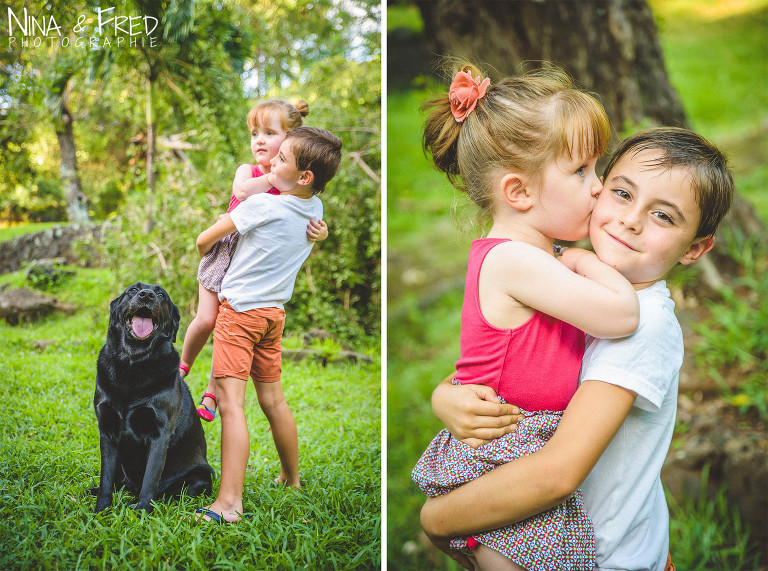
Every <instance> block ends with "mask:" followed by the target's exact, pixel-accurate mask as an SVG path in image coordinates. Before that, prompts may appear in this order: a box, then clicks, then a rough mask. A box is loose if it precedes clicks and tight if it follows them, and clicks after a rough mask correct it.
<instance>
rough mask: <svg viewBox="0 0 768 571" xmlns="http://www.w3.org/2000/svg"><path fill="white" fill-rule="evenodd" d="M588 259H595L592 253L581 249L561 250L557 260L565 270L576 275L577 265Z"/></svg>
mask: <svg viewBox="0 0 768 571" xmlns="http://www.w3.org/2000/svg"><path fill="white" fill-rule="evenodd" d="M590 257H592V258H595V259H597V256H596V255H595V253H594V252H590V251H589V250H584V249H583V248H563V250H562V252H561V254H560V257H559V258H558V259H559V260H560V262H561V263H562V264H563V265H564V266H565V267H566V268H568V269H569V270H571V271H573V272H577V273H578V271H577V269H576V268H577V267H578V265H579V263H583V262H584V261H585V260H587V259H589V258H590Z"/></svg>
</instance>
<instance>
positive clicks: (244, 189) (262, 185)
mask: <svg viewBox="0 0 768 571" xmlns="http://www.w3.org/2000/svg"><path fill="white" fill-rule="evenodd" d="M271 188H272V185H271V184H270V183H269V177H268V176H267V175H266V174H265V175H264V176H257V177H254V176H253V172H252V171H251V165H248V164H245V165H240V166H239V167H238V169H237V171H235V180H234V181H232V193H233V194H234V195H235V198H237V199H238V200H245V199H246V198H248V197H249V196H251V195H252V194H258V193H260V192H267V191H268V190H270V189H271Z"/></svg>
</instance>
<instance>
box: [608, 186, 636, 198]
mask: <svg viewBox="0 0 768 571" xmlns="http://www.w3.org/2000/svg"><path fill="white" fill-rule="evenodd" d="M612 192H613V194H615V195H616V196H617V197H618V198H620V199H622V200H629V199H630V198H632V197H631V196H630V195H629V193H628V192H627V191H626V190H622V189H621V188H614V189H613V191H612Z"/></svg>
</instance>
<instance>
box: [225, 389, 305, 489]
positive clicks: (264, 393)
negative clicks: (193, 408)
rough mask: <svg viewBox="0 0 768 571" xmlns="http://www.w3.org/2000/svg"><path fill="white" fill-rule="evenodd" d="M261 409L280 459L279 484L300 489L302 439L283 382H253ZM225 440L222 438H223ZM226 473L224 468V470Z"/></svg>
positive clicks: (277, 480) (276, 480)
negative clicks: (300, 446)
mask: <svg viewBox="0 0 768 571" xmlns="http://www.w3.org/2000/svg"><path fill="white" fill-rule="evenodd" d="M253 384H254V385H255V386H256V395H257V396H258V398H259V406H260V407H261V410H262V411H264V415H265V416H266V417H267V420H268V421H269V426H270V428H271V429H272V438H273V439H274V441H275V448H277V455H278V456H279V457H280V477H279V478H276V479H275V482H277V483H283V484H286V485H288V486H293V487H294V488H300V487H301V483H300V482H299V436H298V432H297V430H296V421H295V420H294V419H293V414H291V409H290V408H289V407H288V403H287V402H286V400H285V395H284V394H283V387H282V385H281V384H280V381H277V382H274V383H262V382H258V381H254V383H253ZM222 439H223V435H222ZM222 470H223V469H222Z"/></svg>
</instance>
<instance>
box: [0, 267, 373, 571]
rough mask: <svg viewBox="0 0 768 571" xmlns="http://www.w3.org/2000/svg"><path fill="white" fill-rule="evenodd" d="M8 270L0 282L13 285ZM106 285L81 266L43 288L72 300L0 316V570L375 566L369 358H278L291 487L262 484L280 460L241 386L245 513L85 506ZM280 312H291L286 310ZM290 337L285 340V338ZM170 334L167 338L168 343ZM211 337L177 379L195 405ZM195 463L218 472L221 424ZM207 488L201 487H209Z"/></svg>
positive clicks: (17, 279) (110, 294) (166, 505)
mask: <svg viewBox="0 0 768 571" xmlns="http://www.w3.org/2000/svg"><path fill="white" fill-rule="evenodd" d="M23 281H24V278H23V276H22V275H21V273H20V272H18V273H16V274H10V275H6V276H2V277H1V278H0V283H10V284H11V285H12V287H19V286H21V285H24V284H23ZM121 289H122V288H120V287H115V286H114V284H113V283H112V281H111V275H110V274H109V273H108V272H107V271H106V270H82V269H79V270H78V271H77V274H76V275H75V276H74V277H72V278H71V279H70V281H68V282H67V283H66V284H65V286H64V287H63V288H61V289H60V290H58V291H55V292H54V294H55V295H56V296H57V297H58V298H60V299H61V300H63V301H67V302H70V303H75V304H77V305H78V306H79V308H80V309H79V310H78V311H77V313H75V314H74V315H71V316H64V315H57V316H52V317H49V318H48V319H46V320H44V321H42V322H39V323H37V324H26V325H22V326H16V327H11V326H8V325H6V324H5V323H0V369H1V370H2V371H4V375H3V378H4V389H5V395H6V406H5V409H4V418H3V428H2V430H1V431H0V455H2V458H3V461H2V463H0V516H2V517H1V518H0V567H2V568H4V569H89V568H99V569H105V568H106V569H115V568H134V569H159V568H174V569H207V568H215V569H241V568H262V569H296V568H308V569H374V568H378V567H379V566H380V561H381V543H380V542H381V539H380V537H381V511H380V510H381V507H380V506H381V492H380V482H381V479H380V473H381V472H380V466H381V460H380V457H381V446H380V443H381V437H380V420H381V416H380V415H381V413H380V409H381V407H380V398H379V395H380V366H379V361H378V355H377V354H375V349H373V348H369V349H368V350H367V351H366V352H367V353H368V354H370V355H372V356H374V364H371V365H362V366H358V365H351V364H335V365H328V366H326V367H323V366H321V365H319V364H317V363H314V362H309V361H308V362H302V363H285V364H284V367H283V386H284V388H285V392H286V397H287V400H288V403H289V405H290V406H291V409H292V411H293V414H294V416H295V418H296V422H297V425H298V430H299V446H300V472H301V477H302V480H303V482H304V488H303V490H302V491H301V492H300V493H297V492H293V491H290V490H287V489H283V488H278V487H276V486H273V485H271V483H272V479H273V478H274V477H276V476H277V474H279V472H280V464H279V460H278V458H277V453H276V452H275V448H274V444H273V443H272V438H271V435H270V433H269V425H268V423H267V421H266V419H265V418H264V415H263V414H262V413H261V410H260V409H259V406H258V403H257V401H256V392H255V390H253V388H249V389H248V393H247V397H246V398H247V402H246V414H247V418H248V425H249V429H250V433H251V457H250V459H249V464H248V471H247V474H246V481H245V510H246V513H247V515H248V516H249V517H250V519H249V520H248V521H245V522H242V523H240V524H237V525H231V526H217V525H215V524H198V523H193V522H191V521H190V518H189V516H190V515H191V514H192V513H193V512H194V510H195V509H196V508H197V507H200V506H202V505H205V504H206V502H207V501H208V500H207V499H205V498H182V499H181V500H179V501H170V502H162V503H159V504H158V505H157V507H156V509H155V511H154V512H153V513H152V514H151V515H143V516H137V515H136V513H135V512H134V511H133V509H132V508H131V505H132V504H133V503H134V502H135V500H134V498H132V497H128V495H127V494H124V493H119V494H116V495H115V498H114V501H113V507H112V508H111V509H109V510H107V511H105V512H102V513H100V514H98V515H95V514H94V513H93V509H94V506H95V498H94V497H92V496H90V495H89V493H88V491H87V490H88V489H89V488H91V487H94V486H97V485H98V478H99V435H98V429H97V425H96V418H95V415H94V412H93V404H92V403H93V391H94V381H95V372H96V356H97V354H98V351H99V350H100V348H101V346H102V344H103V343H104V339H105V335H106V328H107V323H108V306H109V301H110V300H111V299H112V298H114V297H116V295H117V294H118V293H119V292H120V290H121ZM289 318H290V316H289ZM291 343H293V344H294V345H295V344H297V341H295V340H293V341H291V340H290V339H289V340H287V341H286V345H287V346H290V345H291ZM180 347H181V342H180V341H179V343H177V348H179V349H180ZM210 364H211V349H210V345H209V346H208V347H207V348H206V349H205V350H204V351H203V353H202V354H201V356H200V358H199V359H198V362H197V363H196V366H195V370H193V372H192V375H191V376H190V377H189V379H190V380H189V385H190V390H191V391H192V395H193V398H195V400H197V399H198V398H199V395H200V394H202V392H203V390H204V388H205V385H206V380H205V378H204V376H203V374H202V373H201V372H202V371H206V370H210ZM204 428H205V431H206V437H207V441H208V461H209V463H210V464H211V465H212V466H213V468H214V470H215V471H216V473H217V474H219V473H220V459H219V453H220V443H221V433H220V429H221V423H220V421H219V420H215V421H214V422H213V423H210V424H208V423H204ZM217 485H218V482H216V483H214V492H215V491H216V486H217Z"/></svg>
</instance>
